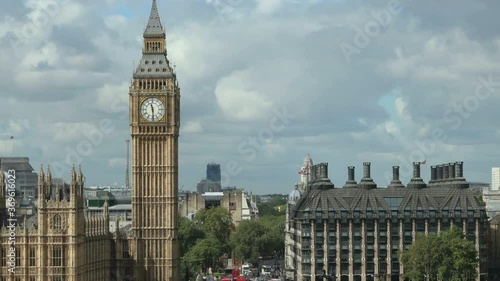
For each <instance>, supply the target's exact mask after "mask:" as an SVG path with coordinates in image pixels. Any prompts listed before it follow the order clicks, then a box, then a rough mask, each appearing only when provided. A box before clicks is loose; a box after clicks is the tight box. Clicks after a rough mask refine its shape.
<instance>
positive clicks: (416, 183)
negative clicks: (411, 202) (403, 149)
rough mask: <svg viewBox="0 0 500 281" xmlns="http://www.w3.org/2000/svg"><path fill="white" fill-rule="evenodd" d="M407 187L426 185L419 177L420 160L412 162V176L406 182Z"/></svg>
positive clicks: (422, 186) (419, 187) (423, 186)
mask: <svg viewBox="0 0 500 281" xmlns="http://www.w3.org/2000/svg"><path fill="white" fill-rule="evenodd" d="M408 187H411V188H418V189H421V188H425V187H427V184H425V182H424V181H423V180H422V178H421V177H420V162H413V178H412V179H411V181H410V182H409V183H408Z"/></svg>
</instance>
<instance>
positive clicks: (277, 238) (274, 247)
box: [259, 215, 286, 256]
mask: <svg viewBox="0 0 500 281" xmlns="http://www.w3.org/2000/svg"><path fill="white" fill-rule="evenodd" d="M285 219H286V216H285V215H279V216H267V217H263V218H261V219H259V222H260V223H262V225H263V226H264V228H265V229H266V233H265V235H264V238H263V241H264V243H265V246H264V251H263V252H262V253H261V255H262V256H272V255H274V253H275V252H276V253H280V254H281V253H282V252H283V251H284V249H285Z"/></svg>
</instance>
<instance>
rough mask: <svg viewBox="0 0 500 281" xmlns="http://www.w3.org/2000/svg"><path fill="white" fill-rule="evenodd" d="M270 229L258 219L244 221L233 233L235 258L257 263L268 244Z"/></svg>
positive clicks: (232, 242)
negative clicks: (267, 236)
mask: <svg viewBox="0 0 500 281" xmlns="http://www.w3.org/2000/svg"><path fill="white" fill-rule="evenodd" d="M267 231H268V229H267V228H266V227H264V225H263V224H262V223H261V222H259V221H256V220H249V221H242V222H241V223H240V224H239V225H238V227H237V228H236V230H235V231H234V232H233V234H232V235H231V241H230V245H231V248H232V250H233V258H236V259H241V260H242V261H247V262H250V263H257V262H258V260H259V257H260V256H261V253H262V252H263V251H264V247H265V246H266V244H267V241H266V240H265V239H266V232H267Z"/></svg>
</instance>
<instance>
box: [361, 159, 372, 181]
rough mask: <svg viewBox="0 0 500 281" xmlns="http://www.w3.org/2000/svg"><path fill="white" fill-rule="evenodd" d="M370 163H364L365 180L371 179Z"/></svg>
mask: <svg viewBox="0 0 500 281" xmlns="http://www.w3.org/2000/svg"><path fill="white" fill-rule="evenodd" d="M370 164H371V163H370V162H364V163H363V178H367V179H369V178H370Z"/></svg>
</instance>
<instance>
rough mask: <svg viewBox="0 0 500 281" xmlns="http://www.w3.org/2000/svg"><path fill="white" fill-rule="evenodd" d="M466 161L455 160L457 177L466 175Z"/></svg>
mask: <svg viewBox="0 0 500 281" xmlns="http://www.w3.org/2000/svg"><path fill="white" fill-rule="evenodd" d="M463 165H464V162H455V177H457V178H463V177H464V166H463Z"/></svg>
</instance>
